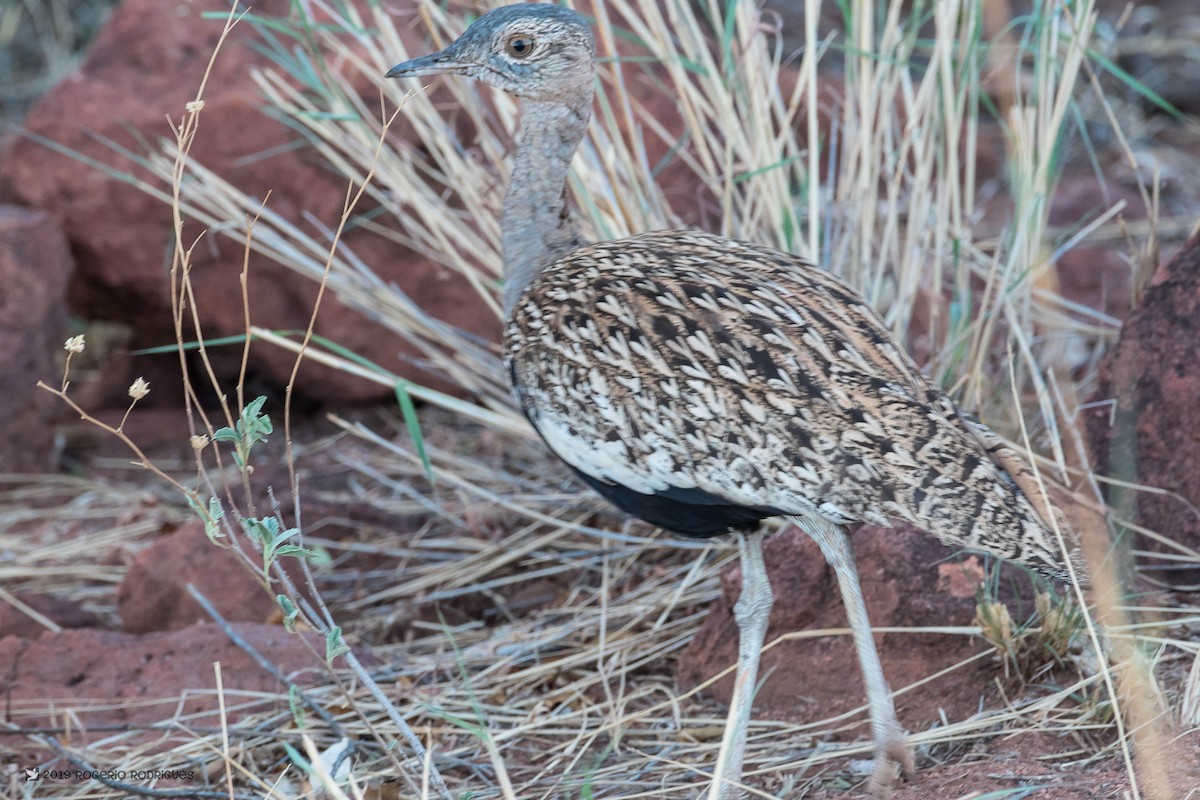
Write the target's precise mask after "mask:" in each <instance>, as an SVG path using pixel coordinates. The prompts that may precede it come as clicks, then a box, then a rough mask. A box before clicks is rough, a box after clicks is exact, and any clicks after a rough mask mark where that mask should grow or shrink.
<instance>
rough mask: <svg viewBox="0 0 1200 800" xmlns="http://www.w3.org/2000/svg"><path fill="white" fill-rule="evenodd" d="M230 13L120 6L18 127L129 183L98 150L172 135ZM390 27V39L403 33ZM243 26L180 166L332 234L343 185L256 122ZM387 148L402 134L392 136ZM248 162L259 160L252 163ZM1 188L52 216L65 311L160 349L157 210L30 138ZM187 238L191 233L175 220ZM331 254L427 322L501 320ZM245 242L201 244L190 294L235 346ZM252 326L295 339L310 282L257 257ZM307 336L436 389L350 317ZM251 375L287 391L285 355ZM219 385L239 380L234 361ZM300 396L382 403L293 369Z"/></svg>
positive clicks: (163, 233)
mask: <svg viewBox="0 0 1200 800" xmlns="http://www.w3.org/2000/svg"><path fill="white" fill-rule="evenodd" d="M289 6H290V4H289V3H288V2H287V0H263V2H259V3H256V4H255V8H254V12H255V14H256V15H260V16H271V15H286V14H287V13H288V9H289ZM213 11H218V12H227V11H228V4H227V3H220V2H212V1H211V0H209V1H206V2H195V3H184V4H179V3H162V2H158V0H127V1H126V2H124V3H122V4H121V5H120V6H119V7H118V8H117V9H116V10H115V11H114V13H113V15H112V17H111V18H110V20H109V21H108V23H107V24H106V25H105V27H104V28H103V29H102V30H101V31H100V32H99V34H98V35H97V37H96V39H95V41H94V42H93V44H92V46H91V48H90V50H89V52H88V56H87V58H86V60H85V61H84V63H83V64H82V66H81V67H80V69H79V70H78V71H77V72H76V73H74V74H73V75H71V76H70V77H69V78H67V79H66V80H64V81H63V82H62V83H61V84H59V85H58V86H57V87H56V88H55V89H53V90H52V91H51V92H50V93H48V94H47V95H46V96H45V97H43V98H42V99H41V101H40V102H39V103H38V104H37V105H36V106H35V108H34V109H33V110H32V111H31V112H30V114H29V116H28V117H27V119H26V121H25V124H26V127H27V128H28V129H29V131H31V132H32V133H33V134H34V135H36V136H38V137H44V138H45V139H49V140H51V141H53V142H56V143H58V144H59V145H61V146H62V147H65V148H69V149H71V150H74V151H77V152H79V153H81V154H83V155H84V156H86V157H88V158H92V159H96V160H98V161H101V162H104V163H106V164H110V165H112V166H113V167H114V168H115V169H117V170H120V171H126V172H128V173H129V174H130V175H133V176H137V177H139V178H145V177H147V173H146V172H145V171H144V170H143V169H142V168H141V167H139V166H138V165H136V164H135V163H133V162H132V161H130V160H128V159H125V158H122V157H120V156H119V155H118V154H116V153H115V152H114V151H113V150H112V149H111V148H110V147H108V146H106V145H105V144H104V143H103V141H102V140H110V141H112V142H115V143H117V144H118V145H120V146H122V147H126V148H129V150H131V151H132V152H134V153H144V152H145V150H146V147H145V144H144V143H145V142H151V143H153V142H157V141H158V140H160V139H162V138H171V136H172V135H171V132H170V130H169V128H168V124H167V118H168V117H170V118H171V119H174V120H177V121H178V120H179V119H180V117H181V116H182V114H183V112H184V104H185V103H186V102H187V101H189V100H191V99H192V98H193V96H194V94H195V92H196V88H197V86H198V85H199V82H200V80H201V77H202V76H203V73H204V70H205V68H206V66H207V64H208V60H209V57H210V54H211V53H212V50H213V48H214V46H215V43H216V41H217V37H218V36H219V34H220V32H221V28H222V25H223V22H222V21H221V20H220V19H204V18H202V15H203V14H206V13H208V12H213ZM403 30H404V29H403V28H402V32H403ZM256 41H257V36H256V34H255V33H254V31H253V28H252V27H251V25H250V24H248V23H242V24H240V25H238V26H237V27H236V28H235V29H234V32H233V33H232V35H231V36H230V38H229V40H228V41H227V43H226V44H225V45H224V47H223V49H222V50H221V52H220V54H219V55H218V57H217V59H216V62H215V66H214V69H213V72H212V74H211V76H210V77H209V80H208V84H207V89H206V94H205V106H204V110H203V112H202V114H201V121H200V128H199V133H198V135H197V137H196V139H195V144H194V146H193V149H192V157H193V161H194V162H196V163H198V164H201V165H203V166H205V167H206V168H208V169H210V170H212V171H214V172H215V173H216V174H218V175H220V176H221V177H222V178H224V179H225V180H228V181H229V182H231V183H232V184H234V185H235V186H237V187H239V188H240V189H242V190H244V191H247V192H248V193H250V195H251V196H255V197H264V196H266V194H267V193H268V192H270V195H271V197H270V201H269V206H268V207H269V209H270V210H271V211H273V212H275V213H278V214H281V215H283V216H284V217H286V218H287V219H288V220H290V221H292V222H293V223H296V224H298V225H300V226H301V227H302V228H306V229H311V227H312V223H311V222H307V221H305V218H306V217H308V218H310V219H315V220H317V221H318V222H319V224H321V225H324V226H328V227H329V228H330V229H332V228H333V227H335V226H336V224H337V221H338V218H339V217H340V215H341V210H342V204H343V202H344V199H345V193H346V182H345V180H343V179H342V178H340V177H337V176H335V175H334V174H333V173H332V171H331V170H329V169H328V168H327V167H326V166H325V165H323V164H321V163H319V160H318V159H317V158H316V157H315V156H314V154H313V153H312V151H311V150H307V149H303V148H301V149H299V150H297V149H295V148H294V147H291V145H292V144H294V142H295V140H296V134H295V132H294V131H292V130H291V129H289V128H288V127H286V126H285V125H283V124H281V123H279V122H276V121H274V120H272V119H270V118H269V117H267V116H266V115H265V114H263V113H262V112H261V110H260V108H261V105H262V100H261V98H260V97H259V96H258V94H257V91H256V89H255V88H254V84H253V82H252V81H251V79H250V73H251V71H252V70H254V69H259V68H264V67H267V66H269V62H268V59H267V57H266V56H265V55H263V54H261V53H259V52H257V51H256V50H255V49H254V48H253V44H254V43H255V42H256ZM393 134H394V135H396V136H400V135H403V131H400V130H398V129H397V130H395V131H393ZM259 154H268V155H265V156H263V157H256V156H258V155H259ZM0 155H2V157H0V184H4V185H5V187H6V190H7V193H8V194H9V195H11V196H13V197H15V198H16V199H17V200H18V201H19V202H21V203H23V204H25V205H28V206H32V207H35V208H39V209H44V210H46V211H48V212H50V213H51V214H53V215H54V217H56V218H57V219H58V220H59V221H60V222H61V223H62V225H63V228H64V230H66V231H68V232H69V235H70V238H71V243H72V245H73V247H74V248H75V251H76V253H77V256H78V259H79V267H80V273H81V274H80V276H79V280H78V281H77V286H76V288H75V291H74V292H73V300H74V301H75V304H76V306H77V307H76V311H77V312H78V313H80V314H81V315H83V316H85V317H87V318H107V319H116V320H120V321H125V322H128V323H129V324H131V325H133V326H134V329H135V338H134V341H133V342H132V346H133V347H140V346H147V345H161V344H163V343H165V342H169V341H172V340H173V334H172V333H171V326H170V315H169V309H170V302H169V283H168V277H167V274H166V270H165V269H164V266H163V265H164V257H165V255H164V254H167V253H169V252H170V243H171V241H172V228H171V212H170V208H169V207H168V206H167V205H166V204H164V203H163V202H162V201H160V200H157V199H155V198H152V197H150V196H149V195H147V194H144V193H143V192H141V191H139V190H138V189H137V188H135V187H134V186H131V185H130V184H129V183H128V182H127V181H125V180H121V179H119V178H117V177H112V176H110V175H108V174H105V173H104V172H102V171H100V170H98V169H93V168H91V167H89V166H87V165H85V164H83V163H81V162H80V161H78V160H76V159H74V158H72V157H70V156H67V155H64V154H62V153H59V152H56V151H55V150H53V149H50V148H48V147H46V146H44V145H43V144H41V143H39V142H38V141H36V140H34V139H33V138H21V137H14V138H12V139H11V140H9V141H8V142H7V146H6V148H5V149H4V151H3V153H2V154H0ZM184 231H185V232H184V236H185V237H186V238H187V239H188V240H189V241H190V240H192V239H194V238H195V237H196V236H198V235H199V234H200V233H201V226H200V225H199V224H198V223H195V222H187V223H186V224H185V228H184ZM343 242H344V245H345V246H346V247H348V248H350V249H351V250H353V251H354V253H355V254H356V255H357V256H358V257H360V258H361V259H362V260H363V261H364V262H365V263H367V264H369V265H370V266H371V267H372V268H373V269H374V270H375V271H376V272H377V274H378V275H379V277H380V278H381V279H382V280H383V282H384V283H393V282H394V283H395V284H397V285H398V286H399V287H401V288H402V289H403V290H405V291H406V292H407V293H409V295H410V296H411V297H412V298H413V299H414V300H415V301H416V302H418V303H420V304H421V305H422V306H423V307H424V308H426V309H427V310H428V311H429V312H430V313H432V314H433V315H435V316H437V317H439V318H441V319H443V320H445V321H447V322H450V323H452V324H455V325H458V326H460V327H462V328H465V329H466V330H468V331H471V332H473V333H476V334H479V335H482V336H484V337H488V338H495V337H496V336H497V335H498V331H499V322H498V321H497V320H496V319H495V317H494V315H492V314H491V313H490V312H488V311H487V310H486V308H485V306H484V305H483V304H482V302H481V301H480V300H479V299H478V298H477V297H476V296H475V293H474V291H473V290H472V289H470V288H469V287H467V286H466V285H465V281H462V280H460V279H458V277H457V276H455V275H454V274H453V273H451V272H450V271H449V270H448V269H445V268H443V267H441V266H439V265H437V264H435V263H433V262H432V261H430V260H429V259H427V258H424V257H422V256H420V255H418V254H416V253H414V252H412V251H409V250H407V249H405V248H403V247H400V246H399V245H396V244H394V243H391V242H389V241H386V240H384V239H383V237H381V236H378V235H375V234H373V233H370V232H367V231H365V230H361V229H359V230H354V231H350V232H348V233H347V235H346V236H345V237H344V240H343ZM241 263H242V243H241V242H240V241H234V240H231V239H227V238H223V237H222V236H220V235H217V234H215V233H212V232H210V233H209V234H208V235H206V236H205V239H204V241H203V242H202V243H201V244H200V246H198V247H196V248H195V251H194V273H193V278H194V281H195V288H196V293H197V296H198V297H199V298H200V301H199V303H198V305H199V310H200V313H201V315H202V318H203V320H204V323H205V328H204V329H205V332H206V334H207V335H208V336H214V337H215V336H225V335H233V334H241V333H242V332H243V330H244V324H243V319H242V301H241V289H240V286H239V282H238V274H239V272H240V270H241ZM249 283H250V298H251V299H250V302H251V308H252V321H253V322H254V323H255V324H258V325H262V326H265V327H268V328H273V329H288V330H295V329H303V328H304V327H305V326H306V325H307V323H308V317H309V314H310V312H311V309H312V304H313V299H314V297H315V295H316V285H315V284H314V283H313V282H312V281H311V280H307V279H304V278H301V277H300V276H298V275H297V274H296V273H294V272H292V271H290V270H288V269H286V268H283V267H280V266H278V265H276V264H274V263H273V262H271V261H269V260H268V259H266V258H264V257H259V256H254V257H252V259H251V269H250V281H249ZM317 332H318V333H320V334H321V335H323V336H326V337H328V338H330V339H332V340H333V341H335V342H338V343H340V344H341V345H343V346H345V347H347V348H349V349H350V350H352V351H354V352H356V353H359V354H361V355H362V356H364V357H366V358H368V359H371V360H372V361H374V362H376V363H378V364H380V365H382V366H383V367H385V368H387V369H390V370H393V371H394V372H397V373H399V374H401V375H405V376H407V377H412V378H414V379H417V380H419V381H421V382H423V383H431V384H434V385H442V386H443V387H444V384H439V383H438V381H436V380H433V379H431V377H430V376H429V374H428V373H424V372H421V371H419V370H417V369H416V368H415V367H414V366H413V364H412V362H411V360H406V358H405V356H410V357H411V356H413V355H415V354H414V353H412V352H410V351H407V350H406V347H405V345H404V344H403V342H401V341H400V339H399V338H398V337H397V336H395V335H394V334H392V333H389V332H387V331H386V330H385V329H384V328H381V327H379V326H377V325H375V324H374V323H372V322H371V321H369V320H367V319H365V318H364V317H363V316H362V315H360V314H358V313H357V312H353V311H350V310H349V309H348V308H346V307H345V306H343V305H341V304H340V303H338V302H337V300H336V298H334V297H332V296H326V298H325V300H324V303H323V305H322V310H321V314H320V318H319V319H318V322H317ZM253 359H254V366H255V367H256V368H257V369H259V370H262V371H265V372H266V373H267V375H268V376H269V378H270V379H271V380H272V381H273V382H275V383H276V384H283V383H285V382H286V381H287V379H288V376H289V374H290V372H291V368H292V362H293V356H292V355H290V354H288V353H285V352H283V351H281V350H278V349H276V348H273V347H270V346H260V347H257V348H255V349H254V354H253ZM229 361H230V363H229V365H228V373H229V374H236V369H237V359H236V358H234V359H230V360H229ZM301 375H302V380H300V381H298V383H297V386H298V387H299V390H300V391H301V392H302V393H305V394H307V395H309V396H311V397H316V398H318V399H337V400H339V401H343V402H345V401H356V400H365V399H371V398H381V397H389V396H390V395H391V392H390V390H389V389H387V388H384V387H379V386H376V385H374V384H369V383H367V382H365V381H361V380H358V379H352V378H349V377H347V376H346V375H344V374H342V373H337V372H334V371H332V370H328V369H326V368H323V367H318V366H315V365H306V367H305V369H304V370H303V371H302V373H301Z"/></svg>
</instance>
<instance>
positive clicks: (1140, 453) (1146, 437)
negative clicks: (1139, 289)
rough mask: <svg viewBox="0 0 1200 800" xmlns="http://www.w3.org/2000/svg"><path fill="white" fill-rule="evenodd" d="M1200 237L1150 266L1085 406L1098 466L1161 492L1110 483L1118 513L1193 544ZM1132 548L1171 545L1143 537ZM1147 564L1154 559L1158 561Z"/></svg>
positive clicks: (1199, 415) (1199, 490) (1198, 441)
mask: <svg viewBox="0 0 1200 800" xmlns="http://www.w3.org/2000/svg"><path fill="white" fill-rule="evenodd" d="M1197 330H1200V235H1197V236H1194V237H1192V239H1191V240H1190V241H1189V242H1188V243H1187V244H1186V245H1185V246H1184V247H1183V249H1182V250H1180V252H1179V253H1177V254H1176V255H1175V257H1174V258H1172V259H1171V260H1170V261H1169V262H1167V263H1166V264H1164V265H1163V266H1162V267H1160V268H1159V269H1158V271H1157V272H1156V273H1155V276H1154V279H1153V281H1152V282H1151V285H1150V286H1149V287H1148V288H1147V289H1146V291H1145V294H1144V296H1143V299H1142V303H1141V305H1140V306H1138V307H1137V308H1136V309H1134V311H1133V312H1132V313H1131V314H1130V315H1129V319H1128V320H1126V322H1125V326H1124V328H1123V329H1122V331H1121V338H1120V340H1119V341H1118V342H1117V345H1116V347H1114V348H1113V349H1112V350H1111V351H1109V353H1108V354H1107V356H1106V357H1105V359H1104V362H1103V363H1102V364H1101V369H1100V381H1099V386H1098V387H1097V389H1096V393H1095V395H1093V397H1092V399H1091V402H1092V404H1093V405H1092V407H1091V408H1090V409H1089V410H1088V411H1087V430H1088V435H1089V438H1090V439H1091V442H1092V451H1093V455H1094V458H1095V460H1096V467H1097V470H1098V472H1100V473H1101V474H1104V475H1109V476H1111V477H1113V478H1116V479H1118V480H1122V481H1129V482H1132V483H1137V484H1143V485H1146V486H1150V487H1154V488H1157V489H1162V490H1165V491H1166V492H1167V494H1153V493H1150V492H1140V491H1139V492H1135V491H1131V490H1124V491H1118V490H1115V489H1110V493H1109V503H1110V505H1111V506H1113V508H1114V510H1115V512H1116V513H1117V515H1118V516H1121V517H1125V518H1127V517H1128V515H1129V514H1130V513H1136V517H1135V521H1136V522H1137V523H1138V524H1139V525H1142V526H1144V527H1146V528H1149V529H1150V530H1152V531H1156V532H1158V533H1160V534H1162V535H1164V536H1165V537H1167V538H1168V539H1170V540H1174V541H1177V542H1180V543H1181V544H1184V545H1186V546H1187V547H1190V548H1193V549H1195V548H1200V511H1197V508H1200V404H1198V403H1197V402H1196V398H1197V397H1200V359H1198V358H1197V356H1196V331H1197ZM1137 546H1138V547H1139V548H1143V549H1146V550H1150V551H1153V552H1171V551H1172V548H1170V546H1169V545H1165V544H1163V543H1161V542H1158V541H1155V540H1153V539H1151V538H1149V537H1143V536H1139V537H1138V545H1137ZM1153 566H1162V564H1161V563H1159V564H1154V565H1153ZM1173 566H1175V567H1176V569H1173V570H1172V571H1171V572H1170V573H1168V574H1166V575H1163V576H1162V577H1164V578H1167V579H1169V580H1171V581H1172V582H1181V583H1193V584H1194V583H1195V582H1196V581H1197V580H1200V570H1197V569H1195V568H1194V567H1193V568H1192V569H1190V570H1180V569H1178V567H1179V566H1180V565H1178V564H1175V565H1173Z"/></svg>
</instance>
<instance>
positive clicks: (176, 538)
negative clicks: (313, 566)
mask: <svg viewBox="0 0 1200 800" xmlns="http://www.w3.org/2000/svg"><path fill="white" fill-rule="evenodd" d="M189 583H191V584H193V585H194V586H195V587H196V589H198V590H199V591H200V593H201V594H202V595H204V597H205V598H207V599H208V601H209V602H210V603H212V604H213V605H214V606H215V607H216V609H217V611H219V612H220V613H221V616H223V617H224V618H225V619H226V620H229V621H231V622H235V621H246V622H267V621H268V620H269V619H271V618H272V617H273V616H274V615H275V613H276V612H277V611H278V608H277V606H276V604H275V601H274V600H273V599H272V598H271V596H270V595H268V594H267V592H266V590H265V589H264V588H263V587H262V584H261V583H260V582H259V581H258V580H256V579H255V577H254V575H252V574H251V573H250V572H249V571H248V570H247V569H246V568H245V567H244V566H243V565H242V564H241V562H240V561H239V560H238V559H237V558H236V557H235V556H234V555H233V554H232V553H231V552H229V551H227V550H224V549H222V548H220V547H217V546H215V545H214V544H213V543H212V542H210V541H209V540H208V537H207V536H206V535H205V533H204V526H203V525H202V524H201V523H200V522H189V523H187V524H185V525H183V526H182V527H180V528H179V529H178V530H177V531H175V532H174V533H171V534H169V535H167V536H163V537H162V538H160V539H158V540H157V541H156V542H155V543H154V544H152V545H150V547H147V548H146V549H145V550H143V551H141V552H140V553H138V555H137V557H136V558H135V559H134V561H133V563H132V564H130V565H129V569H128V571H127V572H126V573H125V578H124V579H123V580H122V581H121V584H120V586H118V587H117V612H118V613H119V614H120V615H121V621H122V622H123V623H124V625H125V630H126V631H129V632H130V633H147V632H150V631H163V630H179V629H180V628H186V627H188V626H189V625H193V624H195V623H196V622H203V621H207V620H208V619H209V616H208V614H207V613H205V611H204V609H202V608H201V607H200V604H199V603H197V602H196V600H195V598H193V597H192V596H191V594H189V593H188V590H187V585H188V584H189Z"/></svg>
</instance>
